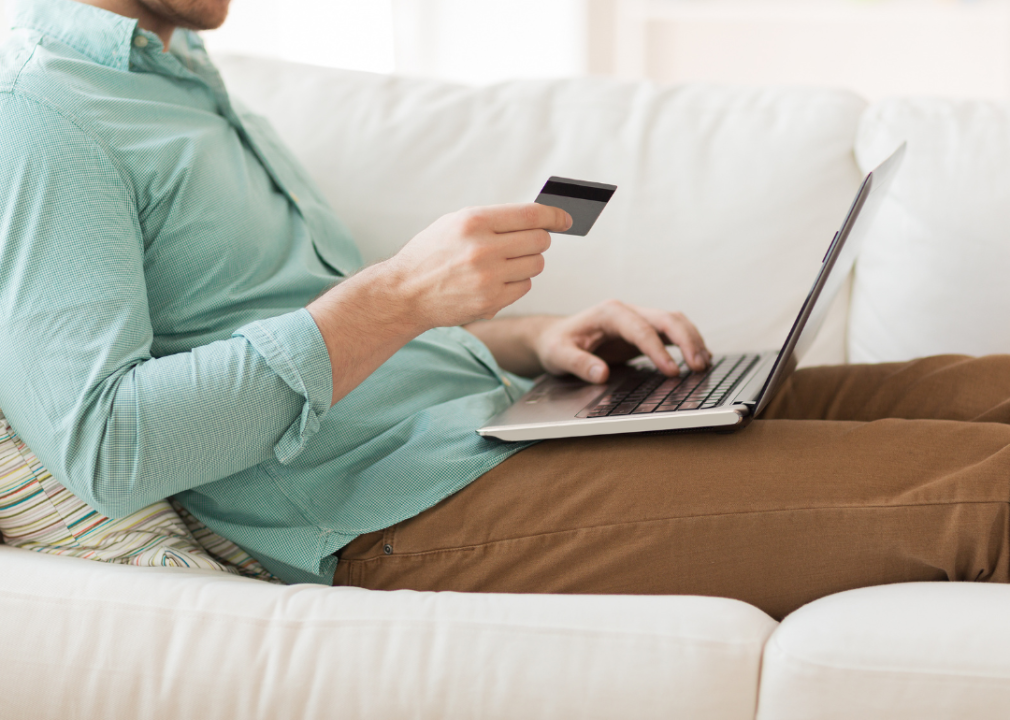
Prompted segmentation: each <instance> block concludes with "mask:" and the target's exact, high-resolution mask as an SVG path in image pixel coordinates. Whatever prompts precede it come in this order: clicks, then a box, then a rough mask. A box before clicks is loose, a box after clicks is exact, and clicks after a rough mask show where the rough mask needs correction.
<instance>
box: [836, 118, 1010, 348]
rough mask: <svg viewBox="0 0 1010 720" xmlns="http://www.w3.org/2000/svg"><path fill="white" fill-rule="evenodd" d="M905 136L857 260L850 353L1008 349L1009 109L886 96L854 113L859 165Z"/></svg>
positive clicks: (881, 155)
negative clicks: (901, 156) (859, 115)
mask: <svg viewBox="0 0 1010 720" xmlns="http://www.w3.org/2000/svg"><path fill="white" fill-rule="evenodd" d="M906 140H907V141H908V153H907V155H906V157H905V163H904V166H903V167H902V169H901V171H900V173H899V175H898V176H897V177H896V178H895V181H894V185H893V186H892V188H891V192H890V195H889V197H888V199H887V200H885V202H884V205H883V206H882V207H881V212H880V215H879V216H878V219H877V222H876V225H875V226H874V228H873V231H872V234H871V237H870V238H869V239H868V241H867V244H866V248H865V250H864V251H863V253H862V255H861V256H860V258H859V262H858V264H857V267H856V273H855V282H854V285H853V291H852V304H851V313H850V326H849V358H850V360H851V361H852V362H881V361H889V360H906V359H910V358H914V357H921V356H924V355H935V354H940V353H966V354H970V355H984V354H989V353H1006V352H1010V292H1008V291H1007V278H1008V277H1010V109H1008V108H1007V107H1006V106H1003V105H998V104H995V103H989V102H967V101H950V100H936V99H891V100H886V101H882V102H880V103H877V104H875V105H874V106H872V107H871V108H870V109H869V110H868V111H867V112H866V114H865V116H864V117H863V119H862V121H861V124H860V128H859V135H858V138H857V142H856V155H857V158H858V160H859V163H860V165H861V166H862V167H863V169H864V170H869V169H871V168H872V167H873V166H874V165H876V163H877V162H879V161H880V160H882V159H883V158H884V157H886V156H887V154H888V153H890V152H891V151H892V150H894V148H895V147H897V146H898V145H899V144H900V143H901V142H903V141H906Z"/></svg>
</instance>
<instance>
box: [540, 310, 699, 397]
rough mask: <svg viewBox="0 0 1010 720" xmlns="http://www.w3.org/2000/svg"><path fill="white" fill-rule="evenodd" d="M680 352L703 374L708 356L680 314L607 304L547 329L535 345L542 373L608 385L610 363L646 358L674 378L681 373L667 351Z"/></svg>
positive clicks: (690, 324)
mask: <svg viewBox="0 0 1010 720" xmlns="http://www.w3.org/2000/svg"><path fill="white" fill-rule="evenodd" d="M667 344H673V345H676V346H677V347H679V348H680V350H681V353H682V354H683V355H684V360H685V362H687V365H688V367H690V368H691V369H692V370H696V371H702V370H705V369H706V368H707V367H708V365H709V363H710V362H711V361H712V355H711V354H710V353H709V351H708V349H707V348H706V347H705V341H704V340H702V338H701V333H699V332H698V329H697V328H696V327H695V326H694V325H693V324H692V323H691V321H690V320H688V319H687V318H686V317H684V316H683V315H682V314H681V313H678V312H664V311H662V310H653V309H652V308H643V307H638V306H637V305H629V304H625V303H622V302H620V301H618V300H608V301H606V302H604V303H601V304H599V305H596V306H595V307H591V308H589V309H588V310H585V311H583V312H581V313H579V314H578V315H572V316H571V317H567V318H562V319H559V320H557V321H556V322H554V323H552V324H550V325H547V326H546V327H545V328H544V329H543V331H542V332H541V333H540V334H539V336H538V337H537V339H536V342H535V344H534V346H533V349H534V351H535V352H536V354H537V357H538V358H539V360H540V364H541V365H543V368H544V370H546V371H547V372H549V373H551V374H553V375H561V374H564V373H571V374H573V375H576V376H578V377H580V378H582V379H583V380H586V381H587V382H592V383H601V382H606V380H607V378H608V377H609V375H610V369H609V368H608V367H607V365H608V363H610V364H617V363H623V362H627V361H628V360H631V359H632V358H634V357H637V356H638V355H645V356H646V357H648V358H649V359H650V360H652V362H653V363H655V365H656V368H657V369H659V371H660V372H662V373H664V374H666V375H669V376H671V377H672V376H675V375H677V374H679V372H680V370H679V369H678V367H677V363H676V361H675V360H674V359H673V358H672V357H670V353H669V352H667V350H666V345H667Z"/></svg>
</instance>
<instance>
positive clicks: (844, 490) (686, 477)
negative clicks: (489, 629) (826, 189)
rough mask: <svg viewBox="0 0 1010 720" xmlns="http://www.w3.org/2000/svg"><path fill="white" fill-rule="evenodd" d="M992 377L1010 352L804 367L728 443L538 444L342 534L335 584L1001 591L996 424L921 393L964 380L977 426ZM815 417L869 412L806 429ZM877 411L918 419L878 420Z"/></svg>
mask: <svg viewBox="0 0 1010 720" xmlns="http://www.w3.org/2000/svg"><path fill="white" fill-rule="evenodd" d="M976 375H981V376H983V377H986V378H989V376H992V377H991V378H989V379H987V380H985V381H984V382H985V383H989V384H990V387H988V388H986V387H978V385H979V384H980V383H979V382H977V381H976V379H975V378H974V376H976ZM860 376H862V377H864V378H866V382H865V383H863V384H864V385H866V384H868V385H871V386H872V385H873V384H874V383H876V385H877V386H876V387H869V388H866V387H862V386H861V384H860ZM959 378H961V379H959ZM1003 378H1010V358H1002V359H1000V358H997V359H983V360H974V361H969V360H965V359H958V358H946V359H929V360H924V361H918V362H917V363H913V364H906V365H901V366H899V365H891V366H852V367H848V368H823V369H822V368H817V369H812V370H807V371H801V372H799V373H797V374H796V375H795V376H794V378H793V380H792V382H791V383H790V384H789V386H788V387H786V388H784V390H783V392H782V393H781V394H780V395H779V397H778V398H776V402H775V403H774V404H773V406H772V407H770V408H769V410H770V415H771V418H772V419H762V420H757V421H755V422H753V423H752V424H751V425H750V426H749V427H747V428H745V429H743V430H742V431H740V432H737V433H734V434H730V435H720V434H714V433H698V434H682V435H649V436H630V435H629V436H607V437H600V438H584V439H572V440H555V441H548V442H544V443H541V444H539V445H536V446H534V447H532V448H529V449H527V450H524V451H523V452H521V453H519V454H517V455H515V456H513V457H512V458H510V459H509V460H507V461H505V462H504V463H502V464H501V465H499V466H498V467H497V468H495V469H494V470H492V471H491V472H489V473H487V474H485V475H484V476H482V477H481V478H479V479H478V480H477V481H475V482H474V483H472V484H471V485H470V486H468V487H466V488H464V489H463V490H461V491H460V492H458V493H456V494H455V495H453V496H451V497H449V498H447V499H446V500H444V501H443V502H442V503H440V504H438V505H436V506H435V507H434V508H431V509H430V510H427V511H425V512H424V513H421V514H420V515H418V516H417V517H415V518H411V519H410V520H407V521H405V522H403V523H399V524H398V525H396V526H394V527H392V528H389V529H387V530H386V531H384V532H382V533H373V534H371V535H367V536H362V537H361V538H359V539H357V540H355V541H354V542H353V543H351V545H349V546H348V547H347V548H345V550H344V552H343V554H342V556H341V563H340V565H339V566H338V569H337V575H336V577H335V582H336V583H338V584H353V585H361V586H364V587H373V588H376V589H393V588H401V587H402V588H413V589H418V590H460V591H491V592H576V593H579V592H589V593H664V594H665V593H691V594H711V595H720V596H728V597H737V598H740V599H743V600H746V601H748V602H752V603H754V604H757V605H758V606H759V607H762V608H763V609H765V610H767V611H768V612H770V613H771V614H773V615H776V616H781V615H784V614H785V613H787V612H790V611H791V610H792V609H795V607H798V605H799V604H802V603H804V602H807V601H809V600H813V599H815V598H816V597H820V596H821V595H823V594H827V593H830V592H837V591H840V590H844V589H848V588H850V587H857V586H862V585H871V584H879V583H884V582H898V581H905V580H935V579H992V580H1006V579H1007V572H1008V565H1010V558H1008V557H1007V555H1008V549H1007V545H1008V542H1007V540H1008V524H1010V517H1008V508H1007V501H1008V499H1010V449H1008V448H1010V425H1006V424H1000V423H994V422H971V423H969V422H963V421H962V420H961V419H958V420H944V419H934V416H935V415H936V414H937V407H938V406H939V404H940V403H939V402H938V401H934V399H933V398H935V397H936V396H937V395H940V396H941V397H947V398H955V399H956V398H957V397H958V396H957V394H956V393H951V392H949V391H948V389H946V388H945V387H944V386H945V384H950V383H954V384H958V383H961V384H964V385H965V386H967V393H966V394H967V396H968V401H960V402H955V401H954V400H951V401H950V404H951V407H953V409H954V411H955V412H956V413H957V415H958V417H959V418H962V419H964V418H972V419H974V418H977V417H984V418H986V419H987V420H988V419H990V418H991V417H994V416H999V415H1000V413H1002V412H1003V410H1002V408H1005V407H1006V405H1007V403H1005V402H1003V401H1004V400H1005V398H1006V397H1007V396H1008V395H1010V382H1005V381H1004V380H1003ZM983 384H984V383H983ZM822 386H827V387H829V388H830V392H824V391H822ZM1000 393H1002V395H1001V394H1000ZM829 394H833V398H834V399H833V400H830V399H826V398H827V396H828V395H829ZM986 396H987V397H988V400H987V401H986V400H985V397H986ZM916 397H918V398H921V399H920V401H919V402H918V404H917V405H916V404H914V403H909V401H908V398H913V399H914V398H916ZM903 403H904V405H903ZM986 404H988V407H983V406H985V405H986ZM817 407H819V408H823V409H824V410H823V412H824V414H826V415H828V416H832V417H838V416H840V415H841V416H844V413H850V414H851V415H855V416H863V417H866V418H867V419H866V420H858V421H857V420H819V419H809V418H810V416H811V415H813V414H814V411H815V409H816V408H817ZM877 408H886V409H887V410H888V412H895V411H896V410H897V409H902V410H903V412H905V414H906V415H907V416H910V417H913V418H917V419H911V420H908V419H894V418H882V419H878V420H873V419H872V413H873V412H875V411H876V409H877ZM790 416H793V417H796V416H799V417H800V418H804V416H806V418H804V419H788V418H790ZM923 416H925V418H924V417H923Z"/></svg>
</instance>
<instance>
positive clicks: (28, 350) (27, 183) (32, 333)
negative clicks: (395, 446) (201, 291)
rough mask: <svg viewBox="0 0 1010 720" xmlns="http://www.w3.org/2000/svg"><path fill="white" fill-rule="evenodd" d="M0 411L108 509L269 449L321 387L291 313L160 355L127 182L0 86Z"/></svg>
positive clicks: (290, 436) (319, 363)
mask: <svg viewBox="0 0 1010 720" xmlns="http://www.w3.org/2000/svg"><path fill="white" fill-rule="evenodd" d="M0 135H2V137H3V140H4V143H3V144H2V146H0V190H2V193H0V407H2V408H3V410H4V412H5V413H6V415H7V417H8V418H9V419H10V421H11V423H12V424H13V425H14V426H15V427H16V428H17V430H18V432H19V433H20V434H21V435H22V437H24V438H25V440H26V441H27V442H28V444H29V445H30V446H31V447H32V449H33V450H34V451H35V453H36V454H37V455H38V456H39V458H40V459H41V460H42V462H43V463H45V464H46V465H47V466H48V468H49V470H50V471H51V472H52V473H53V475H54V477H56V478H57V479H58V480H60V481H61V482H63V483H64V484H65V485H66V486H67V487H69V488H70V489H71V490H72V491H73V492H74V493H75V494H76V495H78V496H79V497H81V498H82V499H83V500H85V501H86V502H88V503H90V504H91V505H93V506H94V507H96V508H97V509H98V510H99V511H100V512H102V513H104V514H106V515H110V516H113V517H116V516H121V515H125V514H128V513H131V512H133V511H135V510H137V509H139V508H141V507H144V506H145V505H148V504H150V503H151V502H153V501H155V500H159V499H161V498H165V497H167V496H170V495H174V494H176V493H179V492H182V491H184V490H187V489H190V488H194V487H197V486H199V485H203V484H206V483H210V482H214V481H216V480H219V479H222V478H225V477H228V476H229V475H232V474H234V473H237V472H239V471H241V470H244V469H247V468H249V467H252V466H254V465H257V464H259V463H262V462H264V461H266V460H268V459H271V458H275V457H276V458H277V459H279V460H280V461H281V462H289V461H290V460H291V459H293V458H294V457H295V456H296V455H298V453H299V452H300V451H301V450H302V449H303V448H304V447H305V444H306V443H307V442H308V441H309V439H310V438H311V437H312V435H313V434H314V433H315V432H316V431H317V430H318V429H319V426H320V420H321V419H322V417H323V416H324V415H325V414H326V412H327V410H328V408H329V405H330V400H331V397H332V376H331V367H330V361H329V356H328V354H327V352H326V347H325V344H324V342H323V339H322V337H321V335H320V333H319V330H318V328H317V327H316V325H315V323H314V321H313V320H312V317H311V316H310V315H309V313H308V312H307V311H306V310H304V309H302V310H297V311H294V312H289V313H286V314H283V315H279V316H277V317H274V318H271V319H268V320H262V321H259V322H254V323H250V324H248V325H245V326H243V327H241V328H239V329H238V330H237V331H236V333H235V334H234V335H233V336H232V337H230V338H226V339H223V340H219V341H216V342H212V343H209V344H207V345H203V346H200V347H196V348H194V349H192V350H191V351H188V352H181V353H176V354H172V355H165V356H162V357H153V356H152V354H151V348H152V342H153V337H154V335H153V328H152V322H151V317H150V309H149V306H148V295H147V287H146V280H145V272H144V262H145V257H144V238H143V236H142V231H141V227H140V221H139V218H138V209H137V201H136V198H135V193H134V190H133V188H132V187H131V185H130V182H129V181H128V179H127V178H126V177H125V175H124V173H123V172H121V170H120V168H119V167H118V165H116V163H115V161H114V159H113V158H112V157H111V156H110V155H109V154H108V153H107V152H106V151H105V150H104V149H103V148H102V147H101V146H100V145H99V144H98V143H97V142H96V141H95V140H94V139H92V138H91V137H90V136H88V135H87V134H86V133H84V132H83V131H82V130H81V129H79V128H78V127H77V126H76V125H75V124H74V123H73V122H72V121H70V120H69V119H67V118H65V117H63V116H62V115H60V114H58V113H57V112H55V111H53V110H52V109H50V108H48V107H46V106H44V105H42V104H40V103H35V102H33V101H32V100H31V99H25V98H23V97H18V96H11V95H9V94H8V95H0Z"/></svg>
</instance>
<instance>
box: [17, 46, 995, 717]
mask: <svg viewBox="0 0 1010 720" xmlns="http://www.w3.org/2000/svg"><path fill="white" fill-rule="evenodd" d="M221 64H222V67H223V69H224V72H225V76H226V79H227V80H228V82H229V83H230V85H231V87H232V89H233V92H234V93H236V94H237V95H239V96H241V97H243V98H244V99H245V100H246V102H247V104H249V105H250V106H251V107H253V108H254V109H256V110H257V111H259V112H261V113H263V114H265V115H267V116H268V117H269V118H270V120H271V121H272V122H274V124H275V125H276V126H277V128H278V129H279V130H280V132H281V134H282V135H283V136H284V137H285V138H286V139H287V140H288V142H289V143H290V144H291V145H292V146H293V148H294V150H295V151H296V152H297V154H298V155H299V156H300V157H301V158H302V160H303V161H304V162H305V164H306V165H307V167H308V169H309V171H310V172H311V173H312V174H313V175H314V176H315V178H316V179H317V180H318V182H319V183H320V184H321V186H322V187H323V189H324V190H325V192H326V194H327V195H328V196H329V197H330V199H331V201H332V202H333V204H334V206H335V207H336V208H337V210H338V212H339V214H340V215H341V216H342V217H343V218H344V219H345V220H346V221H347V223H348V224H349V225H350V227H351V228H352V230H353V231H354V232H355V234H356V236H357V238H358V240H359V244H360V245H361V247H362V249H363V251H364V253H365V255H366V257H367V258H368V259H377V258H380V257H383V256H387V255H389V254H391V253H393V252H394V251H395V250H396V249H397V247H398V246H399V245H401V244H402V243H403V242H405V241H406V240H407V239H409V238H410V237H411V236H412V235H413V234H414V233H415V232H416V231H418V230H420V229H421V228H422V227H424V226H425V225H427V224H428V223H429V222H430V221H432V220H433V219H434V218H436V217H437V216H438V215H440V214H441V213H443V212H446V211H449V210H452V209H455V208H458V207H460V206H464V205H473V204H487V203H497V202H511V201H527V200H530V199H532V198H533V197H534V196H535V193H536V191H537V190H538V188H539V187H540V185H541V184H542V183H543V181H544V180H545V179H546V178H547V177H548V176H549V175H552V174H554V175H567V176H573V177H578V178H584V179H591V180H598V181H604V182H613V183H616V184H617V185H618V186H619V190H618V192H617V194H616V195H615V198H614V200H613V202H612V203H611V205H610V206H609V207H608V208H607V210H606V212H605V213H604V215H603V216H602V218H601V220H600V221H599V223H598V225H597V227H596V228H595V229H594V230H593V232H592V233H591V235H590V236H589V237H588V238H585V239H580V238H568V237H557V238H556V240H555V243H554V247H553V248H552V249H551V250H550V252H549V254H548V261H547V269H546V271H545V272H544V274H543V275H542V276H541V277H540V278H538V279H537V281H536V284H535V287H534V290H533V291H532V292H531V293H530V294H529V296H528V297H526V298H524V299H523V300H522V301H520V303H518V304H517V305H516V306H515V307H514V308H511V309H510V312H515V313H529V312H539V311H551V312H568V311H573V310H576V309H578V308H581V307H583V306H585V305H587V304H589V303H592V302H595V301H597V300H600V299H603V298H606V297H610V296H617V297H622V298H624V299H627V300H631V301H635V302H640V303H649V304H653V305H659V306H666V307H671V308H677V309H681V310H683V311H685V312H686V313H687V314H688V315H689V316H690V317H692V318H693V319H694V320H696V321H697V322H698V323H699V325H700V326H701V327H702V329H703V331H704V332H705V334H706V337H707V338H708V340H709V343H710V345H711V347H713V348H714V349H715V350H717V351H733V350H741V349H748V350H749V349H760V348H765V347H774V346H775V345H776V344H778V343H779V342H780V341H781V340H782V338H783V337H784V335H785V332H786V331H787V329H788V326H789V324H790V323H791V321H792V318H793V315H794V313H795V311H796V308H797V306H798V304H799V303H800V301H801V300H802V298H803V297H804V295H805V294H806V292H807V290H808V289H809V284H810V282H811V280H812V276H813V271H814V269H815V268H816V267H817V265H818V263H819V261H820V258H821V256H822V255H823V252H824V250H825V248H826V246H827V244H828V241H829V240H830V239H831V237H832V234H833V232H834V230H835V229H836V227H837V225H838V223H839V222H840V220H841V218H842V216H843V214H844V212H845V210H846V209H847V207H848V203H849V202H850V200H851V197H852V195H853V193H854V191H855V188H856V186H857V183H858V181H859V179H860V175H861V172H862V170H861V167H860V166H861V165H862V166H863V168H867V167H872V165H873V164H875V162H877V161H878V160H880V159H881V158H883V157H884V156H885V155H886V154H887V153H888V152H889V151H890V150H892V149H893V148H894V147H895V146H896V145H897V144H898V143H899V142H900V141H901V140H904V139H908V140H909V154H908V159H907V163H906V166H905V168H904V170H903V173H902V175H901V176H900V177H899V178H898V181H897V182H896V184H895V186H894V191H893V194H892V196H891V198H890V199H889V201H888V203H887V205H886V207H885V208H884V210H883V212H882V213H881V216H880V219H879V221H878V224H877V226H876V227H875V229H874V233H873V235H872V237H871V242H870V244H869V247H868V248H867V250H866V253H865V254H864V257H863V258H862V259H861V260H860V265H859V267H858V268H857V272H856V276H855V281H854V283H853V284H852V289H851V293H850V291H849V289H846V291H845V293H844V294H843V296H842V297H841V298H840V299H839V300H838V302H837V303H836V305H835V307H834V309H833V312H832V315H831V318H830V320H829V322H828V323H827V325H826V326H825V328H824V330H823V334H822V336H821V337H820V338H819V340H818V343H817V345H816V346H815V348H814V350H813V351H812V353H811V356H810V357H809V358H808V364H809V363H822V362H844V361H846V359H849V360H859V361H866V360H886V359H900V358H905V357H912V356H916V355H921V354H925V353H927V352H943V351H968V352H972V353H985V352H999V351H1008V350H1010V314H1008V313H1010V298H1006V297H1002V296H1003V295H1008V293H1006V291H1005V288H1006V282H1005V280H1004V279H1003V278H1005V277H1006V276H1007V270H1008V269H1010V242H1008V241H1007V240H1008V239H1007V237H1006V235H1005V234H1004V233H1005V232H1006V229H1007V227H1008V226H1010V223H1007V222H1006V220H1008V219H1010V218H1008V217H1007V215H1008V214H1010V202H1008V200H1010V171H1008V169H1010V117H1008V115H1007V113H1006V112H1005V111H1004V110H1003V109H1001V108H999V107H996V106H992V105H987V104H981V103H950V102H944V101H939V100H902V99H896V100H891V101H887V102H884V103H880V104H878V105H875V106H872V107H867V105H866V103H865V102H864V101H862V100H861V99H860V98H858V97H856V96H854V95H851V94H849V93H845V92H840V91H834V90H827V89H809V88H808V89H763V90H762V89H746V88H724V87H683V88H657V87H655V86H651V85H647V84H627V83H618V82H613V81H606V80H570V81H559V82H521V83H513V84H507V85H502V86H497V87H492V88H487V89H477V90H475V89H467V88H461V87H456V86H448V85H444V84H439V83H436V82H430V81H423V80H414V79H403V78H390V77H383V76H373V75H366V74H358V73H346V72H339V71H331V70H323V69H318V68H307V67H299V66H293V65H286V64H283V63H279V62H274V61H265V60H252V59H242V58H223V59H222V60H221ZM1007 471H1008V472H1010V468H1007ZM0 572H2V574H3V578H4V580H3V583H2V585H0V658H2V660H0V668H2V671H0V720H7V719H12V720H33V719H35V718H95V719H101V720H117V719H119V718H151V719H157V718H172V719H175V718H199V719H200V720H215V719H219V718H220V719H226V718H227V719H231V718H235V719H238V718H242V719H243V720H247V719H252V718H338V717H339V718H347V719H350V718H368V719H374V720H388V719H393V718H438V719H449V718H453V719H454V718H522V719H524V720H525V719H532V718H636V720H644V719H646V718H726V719H730V718H732V719H736V718H753V717H755V716H756V717H758V718H761V719H762V720H773V719H775V720H778V719H782V718H797V719H799V718H803V719H804V720H811V719H814V718H853V719H855V718H859V719H872V718H882V719H883V718H887V719H888V720H894V719H895V718H916V719H919V720H921V719H923V718H953V717H970V718H1001V719H1002V718H1006V717H1008V715H1010V587H1005V586H987V585H968V584H912V585H893V586H884V587H877V588H867V589H862V590H852V591H849V592H844V593H841V594H838V595H835V596H832V597H827V598H824V599H822V600H819V601H817V602H814V603H812V604H810V605H808V606H806V607H804V608H802V609H800V610H798V611H797V612H795V613H794V614H792V615H791V616H789V617H787V618H786V619H785V620H784V621H783V622H782V623H781V624H779V623H776V622H775V621H773V620H772V619H771V618H769V617H768V616H767V615H765V614H764V613H763V612H761V611H760V610H758V609H756V608H754V607H751V606H749V605H746V604H744V603H741V602H738V601H733V600H726V599H719V598H699V597H629V596H607V597H603V596H599V597H569V596H508V595H483V596H481V595H464V594H454V593H444V594H431V593H413V592H393V593H378V592H369V591H363V590H357V589H330V588H323V587H318V586H305V585H302V586H289V587H279V586H274V585H269V584H266V583H260V582H257V581H253V580H244V579H239V578H236V577H231V576H226V575H224V574H221V573H211V572H200V571H185V570H162V569H138V568H134V567H123V566H112V565H103V564H99V563H94V562H86V561H81V560H74V559H66V558H57V557H49V556H39V555H35V554H33V553H29V552H25V551H22V550H16V549H13V548H9V547H0Z"/></svg>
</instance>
